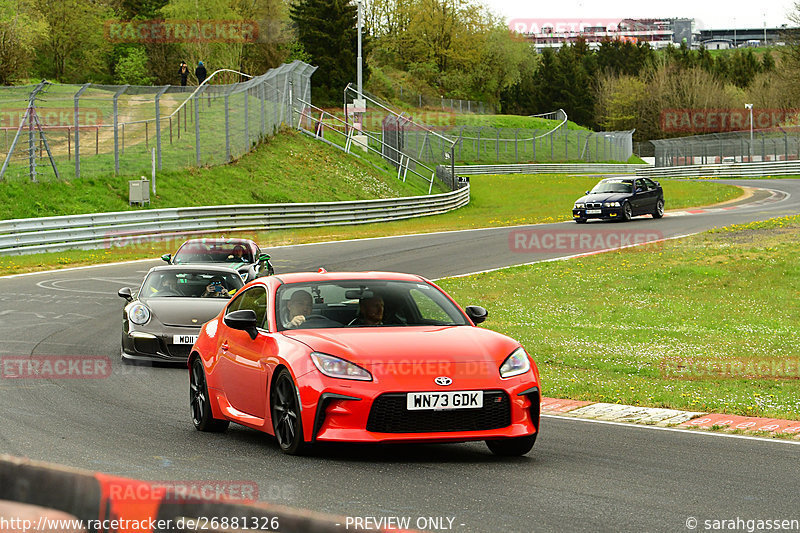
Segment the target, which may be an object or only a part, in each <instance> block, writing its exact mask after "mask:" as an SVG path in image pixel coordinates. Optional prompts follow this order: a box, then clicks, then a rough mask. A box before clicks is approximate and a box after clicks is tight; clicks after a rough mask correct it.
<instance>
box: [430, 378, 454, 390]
mask: <svg viewBox="0 0 800 533" xmlns="http://www.w3.org/2000/svg"><path fill="white" fill-rule="evenodd" d="M433 381H435V382H436V384H437V385H441V386H443V387H446V386H447V385H450V384H451V383H452V382H453V380H452V379H450V378H448V377H447V376H439V377H438V378H436V379H434V380H433Z"/></svg>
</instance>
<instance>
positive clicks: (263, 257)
mask: <svg viewBox="0 0 800 533" xmlns="http://www.w3.org/2000/svg"><path fill="white" fill-rule="evenodd" d="M270 259H271V258H270V256H269V254H261V255H259V256H258V262H259V263H261V262H263V261H269V260H270Z"/></svg>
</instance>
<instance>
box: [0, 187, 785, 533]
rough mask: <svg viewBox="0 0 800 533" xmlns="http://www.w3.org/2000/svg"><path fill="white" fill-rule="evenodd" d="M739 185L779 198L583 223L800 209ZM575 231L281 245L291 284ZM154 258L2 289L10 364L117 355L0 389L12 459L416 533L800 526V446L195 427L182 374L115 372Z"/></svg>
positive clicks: (1, 284) (448, 270)
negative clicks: (391, 524) (407, 440)
mask: <svg viewBox="0 0 800 533" xmlns="http://www.w3.org/2000/svg"><path fill="white" fill-rule="evenodd" d="M735 183H736V184H739V185H749V186H753V187H762V188H768V189H772V190H775V191H782V193H783V194H780V195H775V194H772V193H766V192H761V193H758V194H756V195H755V196H754V197H753V198H751V199H750V200H749V201H748V203H746V204H743V205H740V206H735V207H734V208H732V209H727V210H724V211H709V212H705V213H699V214H692V215H686V216H667V217H665V218H663V219H662V220H652V219H651V218H650V217H644V218H640V219H636V220H635V221H633V222H630V223H628V224H608V223H591V224H588V225H586V226H585V227H581V228H582V229H585V230H586V231H601V232H609V231H621V230H622V229H624V230H625V231H636V232H644V233H648V234H657V235H658V236H660V237H663V238H669V237H675V236H679V235H686V234H690V233H695V232H698V231H703V230H706V229H709V228H712V227H716V226H724V225H729V224H732V223H744V222H749V221H753V220H760V219H766V218H770V217H774V216H783V215H790V214H797V213H800V181H797V180H753V181H742V180H737V181H736V182H735ZM768 197H772V201H769V202H762V203H758V202H760V201H763V200H766V199H767V198H768ZM753 202H757V203H756V204H755V205H754V204H753ZM575 227H577V225H576V224H574V223H572V222H568V223H560V224H553V225H548V226H536V227H531V228H493V229H484V230H473V231H465V232H449V233H440V234H432V235H417V236H407V237H396V238H385V239H370V240H363V241H348V242H338V243H327V244H318V245H301V246H292V247H283V248H277V249H274V250H270V251H271V253H272V255H273V258H274V264H275V269H276V271H277V272H279V273H280V272H287V271H292V270H316V269H317V268H318V267H320V266H322V267H325V268H326V269H328V270H365V269H368V270H393V271H406V272H414V273H419V274H422V275H424V276H426V277H429V278H439V277H445V276H451V275H458V274H464V273H469V272H475V271H481V270H486V269H491V268H499V267H503V266H507V265H513V264H521V263H528V262H532V261H537V260H542V259H549V258H553V257H557V256H564V255H571V254H573V253H575V252H576V250H562V249H559V250H550V251H547V252H546V253H531V252H530V251H527V252H525V253H521V252H519V251H515V250H514V249H513V246H512V245H510V243H513V242H514V238H513V237H511V240H510V237H509V235H510V234H511V233H512V232H515V231H520V230H526V229H535V230H536V231H556V232H559V231H569V230H572V229H574V228H575ZM159 263H160V261H158V260H154V261H146V262H135V263H128V264H119V265H108V266H101V267H96V268H86V269H78V270H65V271H58V272H50V273H40V274H32V275H22V276H14V277H6V278H0V340H1V342H0V356H3V357H9V356H29V355H74V356H84V357H91V356H95V357H96V356H100V357H109V358H110V360H111V361H112V371H111V373H110V375H109V376H107V377H103V378H100V379H24V380H19V379H0V418H1V419H2V431H0V453H8V454H12V455H17V456H24V457H30V458H33V459H38V460H44V461H50V462H55V463H60V464H64V465H68V466H74V467H80V468H86V469H90V470H98V471H103V472H107V473H111V474H117V475H123V476H129V477H136V478H141V479H151V480H186V481H189V480H221V481H223V480H240V481H247V482H255V483H256V484H257V485H258V487H259V495H260V498H261V499H264V500H269V501H272V502H275V503H280V504H284V505H289V506H292V507H304V508H308V509H312V510H316V511H322V512H328V513H333V514H336V515H341V516H351V517H355V516H360V517H363V516H375V517H380V516H407V517H411V519H412V526H413V525H414V524H415V521H416V520H417V518H419V517H451V518H454V522H453V530H454V531H463V532H468V531H469V532H471V531H520V532H525V531H689V530H690V529H687V527H686V521H687V519H689V518H690V517H695V518H697V519H698V520H699V527H698V528H697V530H703V526H704V523H703V521H704V520H713V519H716V520H722V519H734V520H735V519H736V518H737V517H738V518H741V519H745V520H746V519H755V520H757V519H782V518H786V519H792V518H794V519H800V511H798V507H797V487H798V483H797V472H798V469H797V464H798V458H799V457H800V447H798V446H797V445H796V444H792V443H790V442H786V441H779V440H774V441H768V440H759V439H744V438H732V437H725V436H720V435H714V434H708V433H703V432H691V431H670V430H657V429H652V428H648V427H641V426H633V425H617V424H601V423H595V422H590V421H584V420H575V419H562V418H558V417H546V418H543V421H542V429H541V435H540V438H539V440H538V441H537V443H536V446H535V447H534V449H533V451H532V452H531V453H530V454H529V455H528V456H526V457H522V458H516V459H510V460H509V459H499V458H496V457H494V456H492V455H491V454H490V453H489V451H488V449H487V448H486V446H485V445H484V444H483V443H471V444H457V445H456V444H448V445H415V446H397V445H392V446H354V445H329V446H324V447H320V449H319V450H318V451H317V452H316V454H315V455H313V456H311V457H288V456H284V455H283V454H281V453H280V452H279V451H278V448H277V445H276V444H275V441H274V439H273V438H271V437H269V436H267V435H264V434H261V433H258V432H256V431H253V430H250V429H247V428H243V427H240V426H232V427H231V428H230V429H229V430H228V432H226V433H224V434H220V435H215V434H201V433H199V432H196V431H195V430H194V428H193V427H192V424H191V421H190V419H189V414H188V374H187V372H186V371H185V370H184V369H181V368H170V367H147V366H130V365H123V364H122V363H121V362H120V361H119V339H120V320H121V309H122V304H123V301H122V300H121V299H120V298H119V297H118V296H117V295H116V292H117V290H118V289H119V288H120V287H123V286H135V285H137V284H138V283H140V282H141V279H142V276H143V274H144V273H145V272H146V271H147V269H148V268H149V267H150V266H153V265H156V264H159ZM461 303H462V304H465V305H466V304H473V303H480V302H461ZM545 386H546V384H545ZM444 523H445V524H447V523H448V521H447V520H445V521H444ZM342 530H343V531H346V529H345V528H344V526H343V527H342Z"/></svg>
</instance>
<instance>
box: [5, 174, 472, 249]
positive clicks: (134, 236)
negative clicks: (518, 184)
mask: <svg viewBox="0 0 800 533" xmlns="http://www.w3.org/2000/svg"><path fill="white" fill-rule="evenodd" d="M468 203H469V186H466V187H463V188H461V189H458V190H455V191H452V192H447V193H442V194H434V195H430V196H412V197H405V198H390V199H381V200H357V201H350V202H320V203H296V204H257V205H230V206H211V207H180V208H172V209H152V210H145V211H120V212H114V213H99V214H90V215H74V216H58V217H42V218H27V219H16V220H5V221H0V255H21V254H30V253H41V252H58V251H63V250H72V249H97V248H102V247H112V246H123V245H126V244H134V243H136V242H144V241H148V240H157V238H164V237H166V236H175V235H190V234H198V233H209V232H218V231H232V230H236V231H266V230H275V229H289V228H305V227H316V226H326V225H344V224H366V223H370V222H388V221H391V220H401V219H406V218H414V217H421V216H428V215H437V214H441V213H446V212H448V211H451V210H453V209H457V208H459V207H462V206H465V205H467V204H468Z"/></svg>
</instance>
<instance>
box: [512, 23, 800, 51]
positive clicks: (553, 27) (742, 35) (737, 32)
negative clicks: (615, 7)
mask: <svg viewBox="0 0 800 533" xmlns="http://www.w3.org/2000/svg"><path fill="white" fill-rule="evenodd" d="M509 28H510V29H511V30H513V31H516V32H518V33H521V34H522V35H523V36H525V38H527V39H528V40H529V41H530V42H531V44H533V46H535V47H536V50H537V51H538V52H541V51H542V50H544V49H545V48H560V47H561V46H563V45H564V44H565V43H566V44H573V43H575V42H576V41H577V40H578V39H580V38H582V39H584V40H585V41H586V43H587V44H588V45H589V47H590V48H592V49H596V48H598V47H599V46H600V43H601V42H603V41H604V40H608V39H610V40H618V41H628V42H633V43H638V42H644V41H647V42H648V43H650V46H652V47H653V48H665V47H667V46H669V45H670V44H672V45H674V46H677V45H680V44H681V43H683V42H686V44H687V45H689V46H690V47H691V48H695V49H696V48H699V47H700V46H701V45H703V46H705V47H706V48H708V49H719V48H737V47H745V46H765V45H782V44H784V40H785V37H784V34H785V32H786V31H788V30H789V28H787V27H786V26H782V27H779V28H766V27H762V28H757V27H756V28H752V27H751V28H741V29H738V28H728V29H697V25H696V22H695V19H692V18H664V19H657V18H650V19H633V18H626V19H564V20H553V21H548V20H546V19H514V20H511V21H510V22H509Z"/></svg>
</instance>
